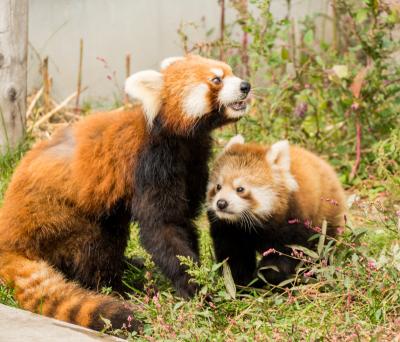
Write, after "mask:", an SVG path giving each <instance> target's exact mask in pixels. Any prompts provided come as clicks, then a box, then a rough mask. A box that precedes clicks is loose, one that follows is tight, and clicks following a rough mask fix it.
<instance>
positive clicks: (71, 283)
mask: <svg viewBox="0 0 400 342" xmlns="http://www.w3.org/2000/svg"><path fill="white" fill-rule="evenodd" d="M161 69H162V70H161V72H156V71H152V70H149V71H142V72H138V73H137V74H134V75H132V76H131V77H129V78H128V79H127V81H126V83H125V90H126V92H127V93H128V94H129V95H130V96H132V97H133V98H135V99H137V100H139V101H140V102H141V105H138V106H136V107H134V108H133V109H132V110H129V111H115V112H108V113H101V114H96V115H92V116H90V117H88V118H86V119H84V120H82V121H81V122H79V123H76V124H74V125H72V126H70V127H68V128H66V129H63V130H62V131H59V132H58V133H56V134H55V135H54V136H53V137H52V138H51V139H50V140H49V141H45V142H41V143H39V144H38V145H37V146H35V147H34V148H33V149H32V150H31V151H30V152H28V153H27V155H26V156H25V157H24V158H23V160H22V161H21V163H20V165H19V166H18V168H17V169H16V171H15V173H14V175H13V178H12V180H11V183H10V185H9V187H8V190H7V192H6V195H5V198H4V205H3V208H2V209H1V211H0V278H2V279H3V280H4V281H5V282H6V283H8V284H10V285H12V286H13V287H15V294H16V298H17V300H18V302H19V304H20V305H21V306H22V307H23V308H26V309H28V310H31V311H35V312H39V313H42V314H44V315H47V316H51V317H55V318H58V319H61V320H65V321H68V322H72V323H77V324H80V325H83V326H87V327H90V328H93V329H102V328H103V321H102V319H101V317H104V318H108V319H109V320H111V323H112V324H113V327H114V328H120V327H121V326H123V325H124V324H125V326H126V327H127V328H128V329H129V330H134V329H136V330H137V329H139V327H140V322H139V321H137V320H136V319H134V318H132V317H129V316H130V315H131V314H132V308H131V307H130V306H129V305H128V304H127V303H124V302H121V301H119V300H117V299H114V298H113V297H110V296H103V295H100V294H96V293H95V292H91V291H89V290H88V289H90V290H97V289H98V288H99V287H101V286H103V285H108V286H110V285H111V286H113V288H116V289H119V287H120V285H121V274H122V272H123V268H124V250H125V247H126V245H127V241H128V237H129V225H130V222H131V221H132V220H135V221H137V222H138V223H139V226H140V238H141V242H142V244H143V245H144V247H145V248H146V249H147V250H148V252H149V253H150V254H151V256H152V258H153V260H154V262H155V263H156V264H157V265H158V266H159V268H160V269H161V271H162V272H163V273H164V274H165V275H166V276H167V277H168V278H169V279H170V280H171V281H172V283H173V284H174V286H175V288H176V290H177V291H178V293H179V294H180V295H182V296H184V297H189V296H192V295H193V294H194V293H195V291H196V285H195V284H192V283H189V277H188V275H187V273H186V269H185V268H184V267H182V266H181V265H180V263H179V261H178V259H177V255H183V256H188V257H191V258H193V259H194V260H195V261H198V260H199V251H198V241H197V238H198V236H197V232H196V228H195V226H194V224H193V220H194V219H195V218H196V216H197V215H198V213H199V210H200V205H201V202H202V201H203V199H204V197H205V192H206V185H207V181H208V169H207V161H208V157H209V154H210V147H211V138H210V132H211V130H212V129H214V128H215V127H219V126H221V125H223V124H226V123H228V122H232V121H235V120H237V119H239V118H240V117H241V116H242V115H243V114H244V113H245V110H246V101H245V100H246V98H247V95H248V93H249V90H250V84H249V83H248V82H245V81H242V80H241V79H239V78H238V77H235V76H234V75H233V74H232V70H231V68H230V67H229V66H228V65H227V64H225V63H222V62H219V61H214V60H210V59H205V58H202V57H199V56H188V57H177V58H169V59H167V60H165V61H164V62H162V68H161Z"/></svg>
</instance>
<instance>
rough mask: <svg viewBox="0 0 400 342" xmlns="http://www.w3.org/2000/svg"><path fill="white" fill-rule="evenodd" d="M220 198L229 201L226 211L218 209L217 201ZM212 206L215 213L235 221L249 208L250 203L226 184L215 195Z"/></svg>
mask: <svg viewBox="0 0 400 342" xmlns="http://www.w3.org/2000/svg"><path fill="white" fill-rule="evenodd" d="M220 199H223V200H225V201H227V202H228V207H227V208H226V210H225V211H220V210H218V206H217V202H218V201H219V200H220ZM211 208H212V209H213V210H214V211H215V214H216V215H217V216H218V217H220V218H223V219H229V220H231V221H235V220H238V219H240V216H241V213H242V212H244V211H246V210H248V209H249V203H248V202H247V201H246V200H244V199H243V198H241V197H240V196H239V195H238V194H237V193H236V191H234V190H233V189H231V188H230V187H227V186H225V187H223V188H222V189H221V190H220V191H218V192H217V194H216V195H215V197H214V199H213V201H212V203H211Z"/></svg>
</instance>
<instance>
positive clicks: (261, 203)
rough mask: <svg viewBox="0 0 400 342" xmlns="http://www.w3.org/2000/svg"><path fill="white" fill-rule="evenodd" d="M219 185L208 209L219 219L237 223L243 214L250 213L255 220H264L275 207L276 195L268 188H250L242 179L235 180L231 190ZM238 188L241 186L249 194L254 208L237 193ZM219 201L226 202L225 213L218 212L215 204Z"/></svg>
mask: <svg viewBox="0 0 400 342" xmlns="http://www.w3.org/2000/svg"><path fill="white" fill-rule="evenodd" d="M219 184H221V185H222V188H221V190H219V191H218V192H217V193H216V195H215V197H214V198H213V199H212V202H211V203H210V208H211V209H212V210H214V212H215V214H216V215H217V216H218V217H219V218H221V219H224V220H230V221H238V220H240V219H241V218H242V217H243V215H244V214H245V212H247V213H250V212H251V213H252V214H253V215H254V216H255V217H257V218H265V217H268V216H269V215H270V214H271V213H272V211H273V209H274V207H275V202H276V200H277V195H276V193H275V192H274V191H273V190H272V189H271V188H270V187H268V186H262V187H256V186H251V185H249V184H247V183H245V182H244V180H242V179H235V180H234V181H233V188H232V187H231V186H229V185H223V183H222V182H221V183H219ZM239 186H242V187H243V188H244V189H245V191H248V192H250V194H251V196H252V199H253V200H254V201H255V202H256V206H254V204H253V203H251V202H250V201H249V200H248V199H246V198H242V197H241V196H240V195H239V194H238V193H237V191H236V189H237V188H238V187H239ZM220 199H223V200H225V201H227V202H228V207H227V208H226V210H225V211H220V210H218V206H217V202H218V200H220Z"/></svg>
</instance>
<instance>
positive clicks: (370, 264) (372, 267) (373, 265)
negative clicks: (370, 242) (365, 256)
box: [367, 260, 376, 271]
mask: <svg viewBox="0 0 400 342" xmlns="http://www.w3.org/2000/svg"><path fill="white" fill-rule="evenodd" d="M367 265H368V268H369V269H370V270H373V271H374V270H376V263H375V261H373V260H368V264H367Z"/></svg>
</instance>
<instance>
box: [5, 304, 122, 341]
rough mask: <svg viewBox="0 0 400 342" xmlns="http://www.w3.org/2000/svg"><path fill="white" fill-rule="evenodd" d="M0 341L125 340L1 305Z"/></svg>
mask: <svg viewBox="0 0 400 342" xmlns="http://www.w3.org/2000/svg"><path fill="white" fill-rule="evenodd" d="M0 341H7V342H26V341H29V342H59V341H60V342H93V341H103V342H112V341H113V342H115V341H124V340H122V339H120V338H116V337H112V336H109V335H105V334H100V333H99V332H97V331H94V330H90V329H86V328H83V327H80V326H78V325H74V324H69V323H65V322H62V321H58V320H56V319H52V318H48V317H45V316H41V315H37V314H34V313H31V312H29V311H24V310H20V309H15V308H12V307H9V306H6V305H2V304H0Z"/></svg>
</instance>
